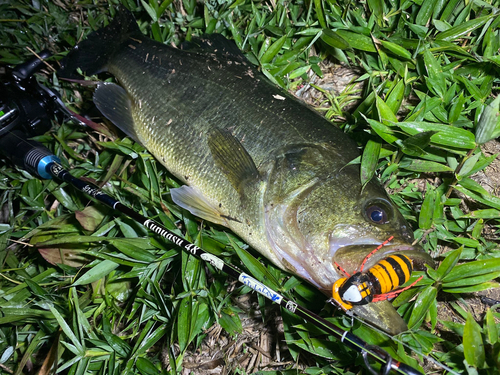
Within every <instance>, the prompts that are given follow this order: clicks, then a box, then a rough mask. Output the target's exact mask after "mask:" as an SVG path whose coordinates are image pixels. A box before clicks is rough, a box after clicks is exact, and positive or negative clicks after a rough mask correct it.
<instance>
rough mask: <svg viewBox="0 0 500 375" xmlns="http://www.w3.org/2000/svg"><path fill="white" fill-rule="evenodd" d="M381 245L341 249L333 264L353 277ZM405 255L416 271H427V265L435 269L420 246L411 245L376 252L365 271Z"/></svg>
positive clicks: (399, 245) (389, 246) (344, 247)
mask: <svg viewBox="0 0 500 375" xmlns="http://www.w3.org/2000/svg"><path fill="white" fill-rule="evenodd" d="M378 246H380V245H379V244H363V245H348V246H343V247H341V248H339V249H338V250H337V251H336V252H335V255H334V256H333V259H332V262H333V263H334V264H335V263H336V264H338V265H339V266H340V267H342V269H344V270H345V271H346V272H347V273H349V274H350V275H352V274H353V273H356V272H358V271H361V270H360V268H361V265H362V263H363V261H364V260H365V258H366V257H367V255H368V254H370V253H371V252H372V251H373V250H375V249H376V248H377V247H378ZM394 254H403V255H406V256H407V257H409V258H410V259H411V260H412V261H413V269H414V270H425V265H426V264H427V265H429V266H431V267H434V261H433V260H432V258H431V257H430V255H429V254H427V253H426V252H425V251H424V249H422V248H421V247H420V246H418V245H417V246H413V245H411V244H388V245H386V246H383V247H382V248H380V249H379V250H377V251H375V252H374V253H373V254H372V255H370V256H369V257H368V259H367V260H366V263H365V265H364V266H363V270H365V271H366V270H368V269H370V268H371V267H373V266H374V265H375V264H377V263H378V262H379V261H380V260H382V259H384V258H387V257H388V256H390V255H394Z"/></svg>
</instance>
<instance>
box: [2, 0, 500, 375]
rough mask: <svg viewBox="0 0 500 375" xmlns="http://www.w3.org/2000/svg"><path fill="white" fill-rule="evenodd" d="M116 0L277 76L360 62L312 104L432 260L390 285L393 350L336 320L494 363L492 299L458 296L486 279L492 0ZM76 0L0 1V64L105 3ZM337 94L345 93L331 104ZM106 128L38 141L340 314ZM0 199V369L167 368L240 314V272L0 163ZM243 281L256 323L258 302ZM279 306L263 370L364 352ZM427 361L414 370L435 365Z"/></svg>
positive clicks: (75, 25)
mask: <svg viewBox="0 0 500 375" xmlns="http://www.w3.org/2000/svg"><path fill="white" fill-rule="evenodd" d="M122 2H123V3H124V4H125V5H126V6H127V7H129V8H130V9H131V10H132V11H133V12H134V15H135V16H136V18H137V19H138V20H139V21H140V25H141V28H142V29H143V30H144V31H145V32H146V33H147V34H148V35H150V36H151V37H152V38H154V39H156V40H158V41H161V42H165V43H175V44H178V43H180V42H182V41H184V40H190V39H191V38H192V37H195V36H197V35H201V34H203V33H214V32H217V33H222V34H224V35H225V36H227V37H228V38H230V39H233V40H234V41H235V42H236V44H237V45H238V47H239V48H240V49H242V50H243V51H244V52H245V54H246V56H247V57H248V59H249V60H250V61H251V62H253V63H254V64H257V65H258V66H259V68H260V70H261V71H262V72H263V73H264V74H265V75H266V76H267V77H268V78H269V79H271V80H272V81H274V82H275V83H276V84H279V85H281V86H282V87H284V88H286V89H290V90H293V91H295V90H296V89H298V88H299V87H301V85H304V84H307V83H308V82H309V79H310V74H308V73H309V72H310V71H312V73H313V74H318V75H322V72H321V68H320V66H321V64H320V63H321V62H322V61H324V60H329V61H334V62H337V63H339V62H340V63H343V64H346V65H349V66H352V67H359V68H360V69H361V71H362V74H361V75H360V77H359V78H358V79H357V81H358V82H361V83H363V88H362V89H361V91H360V92H353V91H352V90H350V89H347V90H346V91H345V92H344V93H341V94H340V95H337V96H335V95H333V94H332V93H331V92H328V91H325V90H323V91H325V92H324V93H323V99H320V100H318V102H317V103H316V104H318V105H320V104H322V105H324V106H325V105H326V106H327V108H322V111H324V112H326V113H327V115H328V117H329V118H331V119H332V121H334V122H336V123H337V124H339V125H340V126H341V127H342V128H343V129H344V130H345V131H346V132H347V133H349V134H350V135H351V136H352V137H353V138H354V139H355V140H356V141H358V143H359V144H360V145H362V146H363V148H364V150H365V152H364V153H363V156H362V157H361V158H360V159H359V160H358V161H357V162H358V163H361V171H362V172H361V176H360V178H361V179H362V181H363V182H365V181H368V180H369V179H371V178H373V176H374V175H376V176H378V178H380V180H381V181H382V183H384V185H385V186H386V187H387V188H388V189H390V191H391V192H392V193H393V194H392V197H393V199H394V201H395V202H396V204H397V205H398V206H399V208H400V209H401V211H402V213H403V214H404V215H405V217H406V218H407V219H408V220H409V221H410V223H411V224H412V226H413V228H414V230H415V236H416V238H417V239H418V241H419V243H420V244H421V245H422V246H423V247H424V248H425V250H426V251H428V252H430V254H431V255H432V256H433V257H434V258H435V259H436V261H437V263H438V264H439V267H438V268H437V269H436V270H432V269H429V270H427V272H425V273H422V274H423V276H424V278H423V280H422V281H421V282H420V283H419V284H418V286H417V287H416V288H412V289H411V290H408V291H406V292H404V293H403V294H402V295H401V296H400V297H398V298H397V300H396V301H395V304H396V305H397V306H398V307H399V312H400V313H401V315H402V316H403V317H404V318H405V319H406V320H407V321H408V323H409V328H410V330H409V331H408V332H406V333H403V334H402V335H400V336H399V337H397V338H396V339H397V340H399V341H404V342H405V343H407V345H408V346H409V347H410V348H411V349H409V348H403V347H402V346H401V345H400V344H398V342H397V341H391V340H387V338H386V337H383V336H380V334H378V333H376V332H374V331H373V330H371V329H369V328H368V327H366V326H364V325H362V324H359V323H357V322H356V323H354V327H353V330H354V333H356V334H357V335H359V336H360V337H362V338H363V339H364V340H366V341H368V342H370V343H373V344H377V345H380V346H382V347H383V348H384V349H385V350H387V351H388V352H389V353H391V354H392V355H394V356H395V357H397V358H400V359H401V360H403V361H405V362H407V363H409V364H412V365H414V366H418V365H422V364H424V363H425V361H424V362H422V358H421V357H420V356H419V355H418V354H416V352H417V351H418V352H421V353H423V354H426V355H431V356H433V357H434V358H436V359H437V360H438V361H439V362H441V363H443V364H444V365H446V366H448V367H450V368H451V369H453V370H455V371H457V372H459V373H469V374H498V373H499V370H498V368H499V367H500V340H499V334H498V332H499V329H500V326H499V324H498V321H499V319H500V313H499V312H498V310H497V309H498V305H496V306H494V307H492V308H491V309H490V308H486V306H485V305H484V304H479V305H477V303H476V302H475V301H476V300H477V294H476V293H477V292H479V291H482V290H487V289H490V288H498V283H497V281H496V280H498V278H499V276H500V251H499V247H498V226H499V219H500V199H499V198H498V197H496V196H495V195H494V193H493V194H492V193H490V192H489V191H488V190H487V189H486V186H483V185H481V184H480V183H478V182H476V180H475V179H474V174H475V173H477V172H480V171H483V170H485V168H486V167H487V166H488V165H489V164H491V163H494V162H495V158H496V155H491V156H487V155H485V154H484V153H483V152H482V151H481V147H483V148H484V144H485V143H487V142H488V141H490V140H491V139H494V138H495V137H496V136H498V135H499V133H500V127H499V125H498V114H499V101H500V100H499V99H496V100H495V98H496V96H497V95H498V93H499V87H498V84H499V78H498V77H499V72H500V57H499V55H498V50H499V48H500V30H499V27H498V26H499V25H500V16H499V15H498V14H499V13H498V11H499V8H500V2H498V1H493V0H488V1H481V0H476V1H467V2H465V1H462V0H451V1H435V0H423V1H417V0H415V1H401V2H399V1H391V0H387V1H382V0H367V1H366V3H363V2H359V1H343V0H339V1H320V0H314V1H309V2H308V1H306V2H301V1H271V2H250V1H248V0H236V1H228V2H224V1H210V2H207V3H205V4H202V3H197V2H196V1H195V0H186V1H182V2H181V1H175V2H172V1H169V0H165V1H163V2H157V1H154V0H150V1H149V2H146V1H139V2H137V3H136V2H134V1H131V0H130V1H127V0H122ZM79 4H80V5H75V4H73V3H71V2H64V1H57V2H46V1H33V2H31V1H22V0H13V1H11V2H9V3H0V45H1V46H2V48H1V49H0V62H1V63H2V64H4V65H11V64H18V63H20V62H23V61H24V60H25V59H27V58H28V57H31V52H30V51H29V50H28V49H27V48H28V47H29V48H31V49H32V50H33V51H40V50H42V49H43V48H49V49H50V50H51V51H52V52H54V53H56V57H55V59H54V60H53V61H51V64H53V65H54V66H56V67H57V62H56V60H58V59H59V58H60V57H62V56H63V55H64V54H65V53H66V52H67V51H68V50H69V49H70V48H71V47H72V46H73V45H74V44H75V43H76V42H77V41H79V40H81V39H82V37H83V36H84V35H86V34H87V33H88V32H90V31H92V30H96V29H98V28H99V27H101V26H102V25H104V24H106V23H107V22H109V19H110V18H111V17H112V16H113V15H114V14H115V8H116V6H117V5H118V1H117V0H109V1H108V2H90V1H83V2H80V3H79ZM137 4H138V5H137ZM69 14H70V15H71V18H70V19H69V21H68V15H69ZM312 48H314V51H315V53H312V54H311V53H310V52H311V49H312ZM39 80H40V81H41V82H43V83H46V84H47V85H54V86H56V87H58V88H59V90H60V92H61V95H62V98H63V101H65V103H67V104H68V105H69V106H70V107H71V108H72V109H74V110H75V111H77V112H81V113H85V112H86V111H88V109H89V108H90V107H91V103H90V102H91V90H90V89H88V88H75V86H74V85H72V84H70V83H68V82H63V81H58V80H57V78H56V76H54V75H53V74H52V73H51V72H49V71H46V72H44V74H41V75H39ZM76 90H78V92H77V91H76ZM355 96H359V97H360V99H359V101H358V102H356V105H355V107H354V108H353V109H350V110H349V111H346V110H344V107H343V105H344V104H346V103H348V102H350V101H351V100H352V99H353V97H355ZM332 126H333V125H332ZM105 129H107V128H106V127H105ZM104 131H106V130H104ZM108 132H109V130H108ZM105 134H109V136H104V135H103V134H102V131H101V133H97V132H95V131H92V130H90V129H84V128H82V127H80V126H78V125H75V124H71V123H64V124H57V125H55V126H54V128H53V129H52V130H51V131H50V132H48V133H47V134H45V135H42V136H40V137H39V138H38V139H39V140H40V141H42V142H44V143H45V144H46V145H47V146H48V147H49V148H50V149H51V150H53V151H54V152H55V153H56V154H57V155H58V156H59V157H60V158H61V159H62V161H63V164H64V165H65V166H67V167H69V168H71V170H72V172H73V173H74V174H75V175H76V176H82V177H85V178H87V179H89V180H91V181H95V182H97V183H98V184H99V185H102V186H104V188H105V189H106V191H107V192H109V193H110V194H112V195H113V196H115V197H117V198H119V199H120V200H121V201H122V202H123V203H124V204H127V205H129V206H131V207H133V208H135V209H137V210H140V211H142V212H143V213H144V214H146V215H148V216H150V217H154V218H156V219H157V220H159V221H160V222H162V223H163V224H164V225H165V226H166V227H167V228H169V229H172V230H174V231H176V232H177V233H179V234H183V235H184V236H185V237H186V238H187V239H189V240H192V241H194V242H196V243H197V244H198V245H202V247H203V248H204V249H206V250H207V251H210V252H212V253H214V254H217V255H220V256H221V257H223V258H224V260H226V261H228V262H231V263H233V264H236V265H238V266H239V267H240V268H242V269H251V270H255V271H256V274H255V276H256V277H257V278H260V279H263V278H266V279H267V280H268V282H270V283H271V284H273V283H274V284H277V285H278V287H279V289H280V291H281V292H283V293H285V294H286V295H287V296H288V297H290V298H293V299H295V300H296V301H298V302H299V303H301V304H302V305H304V306H307V307H310V308H312V309H313V310H315V311H318V312H321V314H322V315H323V316H326V317H330V318H329V319H330V320H331V321H333V322H335V323H336V324H338V325H340V326H342V327H346V328H347V327H349V326H350V324H351V323H350V321H349V319H346V318H345V317H343V316H342V314H339V313H336V314H335V316H334V317H331V316H332V315H333V308H332V307H331V306H329V305H326V306H324V303H323V302H322V301H323V297H322V296H321V295H320V294H319V293H318V292H317V291H315V290H313V288H312V287H310V286H308V285H307V284H306V283H304V282H301V281H300V280H298V279H296V278H295V277H291V276H290V275H288V274H285V273H284V272H282V271H280V270H278V269H276V268H275V267H274V266H273V265H271V264H270V263H269V262H267V261H266V260H265V259H262V262H263V264H264V267H262V268H260V269H259V268H258V267H255V265H253V264H252V263H251V262H250V261H248V260H247V258H246V257H242V258H240V257H239V255H238V254H242V251H241V249H240V248H246V246H245V244H243V243H242V242H241V241H240V240H238V239H237V238H235V237H234V236H232V235H231V234H230V233H225V232H224V231H221V230H220V228H213V227H211V226H210V224H208V223H203V224H202V225H201V226H200V224H201V221H200V220H199V219H197V218H195V217H193V216H191V215H190V214H189V213H187V212H186V211H182V210H181V209H180V208H178V207H176V206H175V205H174V204H173V203H172V202H171V200H170V196H169V194H168V188H171V187H177V186H178V182H177V181H175V179H173V178H172V177H171V175H170V174H169V173H168V172H167V171H166V170H165V169H164V168H163V167H162V166H161V165H160V164H159V163H157V162H156V161H155V160H154V159H153V158H152V156H151V155H150V154H149V153H148V152H147V151H146V150H144V149H143V148H142V147H140V146H139V145H136V144H133V143H132V142H131V141H129V140H127V139H123V140H118V139H115V138H114V136H113V135H112V132H110V133H105ZM494 142H495V141H494ZM490 144H491V143H490ZM487 173H488V174H490V175H491V176H492V177H495V176H494V175H495V173H494V172H491V171H490V172H487ZM496 181H497V184H498V179H497V180H496ZM496 188H497V189H498V185H497V186H496ZM0 203H1V206H2V207H4V208H3V210H4V211H5V212H7V215H2V217H3V218H4V220H3V222H2V223H1V224H0V249H3V250H1V251H0V373H2V374H3V373H5V374H7V373H14V374H24V373H27V374H28V373H32V372H34V371H38V369H39V368H40V367H41V366H42V364H43V363H44V361H45V362H46V364H45V365H46V366H48V367H51V366H52V365H55V364H56V365H57V368H58V371H59V372H63V373H69V374H84V373H92V374H118V373H121V372H124V373H125V372H126V373H141V374H154V373H158V372H159V371H161V369H162V368H165V367H164V366H166V365H167V363H168V364H169V369H168V370H166V369H165V370H163V371H164V373H172V374H173V373H177V372H179V371H180V370H181V369H182V362H183V358H184V356H185V355H186V353H188V352H193V351H194V350H195V349H196V348H200V347H201V343H202V341H203V339H204V337H205V336H206V333H205V330H206V329H208V328H209V327H210V326H212V325H213V324H214V323H216V322H217V323H219V324H220V325H221V326H222V327H223V328H224V330H226V331H227V332H228V333H229V334H230V335H237V334H238V332H240V331H241V328H242V325H241V324H242V323H241V319H240V315H239V313H241V312H242V311H241V309H240V308H239V306H238V305H237V304H236V303H235V299H236V298H237V297H238V296H241V295H244V294H247V293H250V290H249V289H248V288H247V287H241V286H236V287H234V286H233V281H232V280H230V279H228V278H227V277H226V276H225V275H222V274H218V273H217V272H215V271H214V270H213V269H212V267H211V266H209V265H208V266H207V265H204V264H201V263H200V262H199V261H198V260H196V259H194V258H192V257H190V256H188V255H187V254H186V253H182V252H181V251H180V249H178V248H176V247H174V246H173V245H172V244H170V243H167V242H166V241H163V240H162V239H159V238H156V237H155V236H153V235H152V234H151V233H148V232H147V231H146V230H145V229H144V228H142V227H140V226H139V225H138V224H136V223H135V222H133V221H132V220H130V219H128V218H126V217H123V216H120V215H117V214H116V213H114V212H112V211H111V210H109V209H106V208H103V207H102V206H101V205H99V204H97V203H94V202H92V201H90V200H89V199H88V198H87V197H85V196H83V195H82V194H81V193H79V192H77V191H75V190H74V189H73V188H72V187H70V186H67V185H64V184H62V185H59V184H58V183H56V182H54V181H40V180H37V179H33V178H32V177H31V176H29V175H28V174H27V173H26V172H23V171H21V170H18V169H16V168H13V167H12V166H11V165H10V164H9V163H2V164H0ZM124 238H126V239H127V240H124ZM62 261H64V263H65V264H60V263H61V262H62ZM83 265H84V267H83V268H82V266H83ZM207 269H208V270H210V271H211V272H209V273H207V272H206V270H207ZM271 284H270V285H271ZM271 286H273V285H271ZM497 296H498V294H497ZM475 297H476V299H474V298H475ZM252 298H254V300H255V301H256V303H257V304H258V305H259V306H260V309H261V310H262V311H263V312H264V314H263V319H264V323H265V324H266V323H267V324H270V323H269V322H270V318H269V317H268V316H267V315H266V312H269V311H270V309H271V311H272V307H271V303H270V302H269V301H266V300H264V299H263V298H261V297H252ZM497 302H498V301H497ZM473 303H475V305H474V308H473V307H472V306H471V304H473ZM445 309H447V311H448V314H443V313H442V312H443V311H444V310H445ZM282 315H283V323H284V329H285V334H284V335H285V338H286V340H287V341H288V343H289V346H288V348H289V351H288V353H287V354H286V355H287V356H288V358H290V359H292V363H294V362H296V363H297V364H296V365H293V364H292V365H289V366H288V367H287V368H285V369H282V370H280V371H279V372H270V373H273V374H274V373H283V374H296V373H301V372H304V373H308V374H323V373H324V374H330V373H338V374H344V373H345V374H347V373H356V372H357V371H360V369H362V368H363V366H362V365H361V360H360V358H359V357H356V355H355V354H354V353H353V352H351V351H349V350H348V349H347V348H345V347H344V346H343V345H341V344H340V343H339V342H337V341H335V340H334V339H332V338H331V337H327V336H325V335H323V334H322V333H321V332H318V331H317V330H316V329H314V327H311V326H310V325H308V324H304V323H303V322H302V321H301V320H300V319H298V318H296V317H294V316H291V315H290V314H289V313H287V312H285V311H283V312H282ZM162 352H163V353H168V354H169V355H168V360H167V361H165V360H162V358H163V357H164V356H162ZM308 353H312V354H313V355H310V354H308ZM303 358H307V360H303ZM417 363H418V364H417ZM426 366H427V367H426V369H427V370H428V371H429V372H430V373H442V372H443V370H442V369H439V368H437V367H433V366H430V367H429V365H428V364H427V365H426ZM30 368H32V370H30ZM298 369H303V370H301V371H299V370H298ZM238 371H240V372H239V373H243V372H242V371H243V370H241V369H240V370H238ZM43 373H45V372H43Z"/></svg>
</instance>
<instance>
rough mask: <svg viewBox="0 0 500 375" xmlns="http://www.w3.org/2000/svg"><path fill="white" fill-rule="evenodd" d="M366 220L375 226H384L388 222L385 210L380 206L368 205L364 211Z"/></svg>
mask: <svg viewBox="0 0 500 375" xmlns="http://www.w3.org/2000/svg"><path fill="white" fill-rule="evenodd" d="M365 213H366V216H367V217H368V219H369V220H370V221H371V222H373V223H375V224H386V223H387V222H388V221H389V218H388V215H387V212H386V210H385V209H384V208H383V207H380V205H376V204H373V205H370V206H368V207H366V210H365Z"/></svg>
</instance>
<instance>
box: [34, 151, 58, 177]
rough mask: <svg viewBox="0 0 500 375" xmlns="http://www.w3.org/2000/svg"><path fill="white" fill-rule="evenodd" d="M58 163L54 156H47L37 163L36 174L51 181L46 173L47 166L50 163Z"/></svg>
mask: <svg viewBox="0 0 500 375" xmlns="http://www.w3.org/2000/svg"><path fill="white" fill-rule="evenodd" d="M54 162H55V163H60V162H61V160H60V159H59V158H58V157H57V156H55V155H47V156H45V157H44V158H42V159H41V160H40V161H39V162H38V166H37V172H38V174H39V175H40V177H41V178H45V179H51V178H52V175H51V174H50V173H49V172H48V171H47V166H48V165H49V164H51V163H54Z"/></svg>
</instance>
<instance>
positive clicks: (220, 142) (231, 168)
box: [208, 129, 260, 197]
mask: <svg viewBox="0 0 500 375" xmlns="http://www.w3.org/2000/svg"><path fill="white" fill-rule="evenodd" d="M208 146H209V148H210V152H211V153H212V157H213V158H214V161H215V164H216V165H217V167H218V168H219V169H220V170H221V171H222V172H223V173H224V174H225V175H226V177H227V179H228V180H229V182H230V183H231V185H232V186H233V187H234V189H235V190H236V191H237V192H238V194H239V195H240V197H243V196H244V194H243V190H244V188H245V186H246V185H247V184H251V183H253V182H257V181H259V180H260V174H259V171H258V170H257V167H256V166H255V163H254V161H253V159H252V157H251V156H250V155H249V154H248V152H247V150H245V148H244V147H243V145H242V144H241V143H240V142H239V141H238V140H237V139H236V138H235V137H233V136H232V135H231V133H230V132H229V131H227V130H223V129H215V130H213V131H212V132H211V134H210V136H209V137H208Z"/></svg>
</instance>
